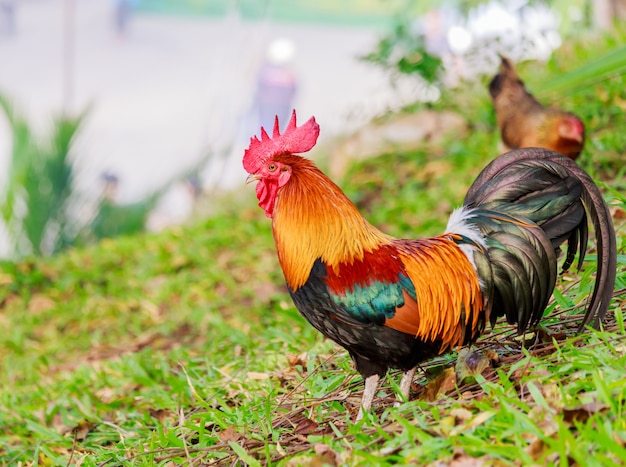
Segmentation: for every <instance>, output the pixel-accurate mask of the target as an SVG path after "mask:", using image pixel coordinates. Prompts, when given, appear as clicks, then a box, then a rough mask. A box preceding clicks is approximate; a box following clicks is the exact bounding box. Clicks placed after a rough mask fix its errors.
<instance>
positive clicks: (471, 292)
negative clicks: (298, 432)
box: [243, 111, 616, 418]
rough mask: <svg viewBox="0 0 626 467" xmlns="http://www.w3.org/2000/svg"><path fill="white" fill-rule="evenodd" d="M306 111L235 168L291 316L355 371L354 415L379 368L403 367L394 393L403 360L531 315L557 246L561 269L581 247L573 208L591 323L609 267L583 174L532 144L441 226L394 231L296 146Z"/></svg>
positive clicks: (597, 208) (598, 315)
mask: <svg viewBox="0 0 626 467" xmlns="http://www.w3.org/2000/svg"><path fill="white" fill-rule="evenodd" d="M318 135H319V126H318V124H317V123H316V122H315V119H314V118H311V119H309V120H308V121H307V122H306V123H304V124H303V125H302V126H300V127H298V126H296V113H295V111H294V113H293V116H292V118H291V121H290V122H289V125H288V126H287V129H286V130H285V132H284V133H283V134H280V132H279V123H278V118H276V123H275V125H274V131H273V135H272V137H270V136H269V135H268V134H267V133H266V131H265V129H262V130H261V139H258V138H257V137H253V138H252V139H251V140H250V146H249V148H248V149H247V150H246V151H245V155H244V158H243V165H244V168H245V170H246V171H247V172H248V173H249V174H250V175H249V177H248V181H257V182H258V183H257V185H256V194H257V198H258V200H259V206H260V207H261V208H263V210H264V211H265V214H266V215H267V216H268V217H270V218H271V219H272V231H273V234H274V240H275V243H276V249H277V252H278V259H279V261H280V264H281V267H282V269H283V273H284V275H285V279H286V282H287V286H288V288H289V292H290V294H291V297H292V298H293V301H294V303H295V305H296V307H297V308H298V310H299V311H300V312H301V313H302V315H303V316H304V317H305V318H306V319H307V320H308V321H309V322H310V323H311V324H312V325H313V326H314V327H315V328H316V329H317V330H319V331H320V332H321V333H323V334H324V335H325V336H327V337H329V338H330V339H332V340H334V341H335V342H336V343H338V344H339V345H341V346H343V347H344V348H345V349H347V351H348V352H349V353H350V355H351V357H352V358H353V360H354V362H355V364H356V368H357V370H358V371H359V372H360V373H361V375H362V376H363V378H364V379H365V391H364V393H363V400H362V403H361V410H360V411H359V417H358V418H360V417H361V416H362V413H363V411H366V410H369V408H370V406H371V403H372V400H373V398H374V395H375V393H376V388H377V386H378V381H379V379H380V378H381V377H382V376H384V375H385V373H386V372H387V370H388V369H389V368H398V369H400V370H402V371H404V372H405V373H404V376H403V377H402V381H401V383H400V389H401V392H402V395H403V396H404V399H408V395H409V388H410V385H411V381H412V377H413V374H414V372H415V367H416V366H417V365H418V364H419V363H420V362H422V361H424V360H426V359H428V358H431V357H434V356H436V355H439V354H441V353H443V352H445V351H448V350H451V349H456V348H458V347H459V346H462V345H465V344H468V343H471V342H472V341H474V340H475V339H476V338H477V337H478V336H479V335H480V334H481V333H482V332H483V330H484V328H485V325H486V324H487V323H492V324H493V323H495V321H496V320H497V319H498V318H499V317H501V316H505V317H506V319H507V321H508V322H509V323H511V324H516V325H517V330H518V332H520V333H523V332H524V331H525V330H526V329H528V328H529V327H531V326H533V325H535V324H537V323H538V322H539V320H540V319H541V317H542V315H543V312H544V309H545V307H546V305H547V304H548V300H549V298H550V295H551V294H552V291H553V289H554V286H555V283H556V277H557V256H558V250H559V245H561V244H562V243H563V242H567V245H568V247H567V255H566V257H565V260H564V265H563V269H564V270H566V269H567V268H568V267H569V266H570V265H571V264H572V262H573V260H574V256H575V254H576V252H578V253H579V255H580V256H579V262H578V266H580V265H581V264H582V262H583V259H584V256H585V251H586V248H587V233H588V232H587V216H589V217H590V218H591V221H592V222H593V225H594V230H595V234H596V239H597V273H596V280H595V286H594V290H593V293H592V296H591V299H590V300H589V303H588V306H587V310H586V313H585V317H584V319H583V320H582V322H581V324H580V328H581V329H582V328H583V327H584V326H585V325H587V324H592V325H594V326H597V325H598V323H599V322H600V321H601V320H602V318H603V317H604V315H605V313H606V312H607V309H608V306H609V302H610V299H611V296H612V292H613V287H614V282H615V274H616V246H615V231H614V229H613V224H612V220H611V216H610V213H609V209H608V207H607V205H606V203H605V202H604V199H603V198H602V195H601V193H600V191H599V190H598V188H597V186H596V185H595V183H594V182H593V180H592V179H591V178H590V177H589V176H588V175H587V174H586V173H585V172H584V171H583V170H582V169H581V168H580V167H579V166H578V165H577V164H576V163H575V162H573V161H571V160H570V159H568V158H566V157H564V156H562V155H561V154H558V153H555V152H552V151H549V150H545V149H521V150H517V151H512V152H509V153H507V154H504V155H502V156H500V157H498V158H496V159H495V160H494V161H493V162H492V163H491V164H489V166H487V168H485V169H484V170H483V172H482V173H481V174H480V175H479V176H478V178H477V179H476V181H475V182H474V184H473V185H472V186H471V188H470V190H469V192H468V194H467V196H466V198H465V202H464V205H463V206H462V207H461V208H459V209H457V210H456V211H455V212H454V213H453V214H452V215H451V217H450V219H449V221H448V227H447V229H446V231H445V233H444V234H442V235H439V236H437V237H433V238H424V239H419V240H413V239H397V238H394V237H391V236H389V235H386V234H384V233H383V232H381V231H380V230H378V229H377V228H376V227H374V226H372V225H371V224H370V223H368V222H367V221H366V220H365V219H364V218H363V216H361V214H360V213H359V211H358V210H357V208H356V206H355V205H354V204H353V203H352V202H351V201H350V200H349V199H348V198H347V197H346V195H345V194H344V193H343V192H342V191H341V189H340V188H339V187H338V186H337V185H336V184H335V183H333V182H332V181H331V180H330V179H329V178H328V177H326V176H325V175H324V174H323V173H322V172H321V171H320V170H319V169H318V168H317V167H316V166H315V165H314V164H313V162H312V161H310V160H309V159H306V158H304V157H302V156H300V155H298V154H297V153H302V152H306V151H308V150H310V149H311V148H312V147H313V146H314V145H315V143H316V141H317V137H318Z"/></svg>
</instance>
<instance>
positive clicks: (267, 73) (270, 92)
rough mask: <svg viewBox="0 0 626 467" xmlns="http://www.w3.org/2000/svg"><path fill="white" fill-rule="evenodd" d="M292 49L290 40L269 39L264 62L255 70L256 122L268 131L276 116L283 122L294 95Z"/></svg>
mask: <svg viewBox="0 0 626 467" xmlns="http://www.w3.org/2000/svg"><path fill="white" fill-rule="evenodd" d="M295 51H296V47H295V45H294V43H293V41H291V40H290V39H285V38H280V39H275V40H273V41H272V42H270V44H269V46H268V48H267V53H266V58H265V62H264V63H263V65H262V66H261V68H260V69H259V74H258V77H257V92H256V106H257V111H258V116H259V124H260V126H262V127H263V128H265V130H266V131H268V132H269V133H271V131H272V129H273V128H274V119H275V118H276V115H278V121H279V122H281V123H282V124H283V125H284V124H286V122H288V121H289V116H290V115H291V110H292V108H293V100H294V96H295V94H296V74H295V72H294V70H293V68H292V60H293V57H294V55H295ZM260 126H259V127H260ZM259 127H257V128H259Z"/></svg>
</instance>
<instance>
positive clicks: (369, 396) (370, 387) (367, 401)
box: [356, 375, 380, 422]
mask: <svg viewBox="0 0 626 467" xmlns="http://www.w3.org/2000/svg"><path fill="white" fill-rule="evenodd" d="M378 381H380V376H379V375H370V376H368V377H367V378H365V390H364V391H363V397H362V398H361V407H360V408H359V413H358V415H357V416H356V421H357V422H358V421H359V420H361V419H362V418H363V414H364V413H365V412H369V410H370V408H371V407H372V401H373V400H374V396H375V395H376V389H377V388H378Z"/></svg>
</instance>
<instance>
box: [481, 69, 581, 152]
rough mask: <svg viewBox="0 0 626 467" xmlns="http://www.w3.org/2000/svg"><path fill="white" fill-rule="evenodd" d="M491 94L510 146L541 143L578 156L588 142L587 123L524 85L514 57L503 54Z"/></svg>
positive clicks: (548, 147)
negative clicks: (546, 103)
mask: <svg viewBox="0 0 626 467" xmlns="http://www.w3.org/2000/svg"><path fill="white" fill-rule="evenodd" d="M489 94H491V99H492V101H493V106H494V109H495V112H496V118H497V120H498V128H499V129H500V133H501V136H502V142H503V143H504V145H505V146H506V147H507V149H518V148H530V147H539V148H546V149H551V150H553V151H556V152H560V153H561V154H564V155H566V156H567V157H569V158H570V159H574V160H576V158H577V157H578V156H579V155H580V152H581V151H582V149H583V146H584V144H585V125H584V124H583V122H582V121H581V120H580V119H579V118H578V117H577V116H576V115H574V114H571V113H569V112H565V111H563V110H561V109H557V108H550V107H544V106H543V105H541V103H540V102H539V101H538V100H537V99H535V97H534V96H533V95H532V94H530V93H529V92H528V91H527V90H526V88H525V87H524V83H523V82H522V81H521V80H520V79H519V77H518V76H517V72H516V71H515V67H514V66H513V63H512V62H511V60H509V59H508V58H506V57H501V64H500V72H499V73H498V74H497V75H495V76H494V77H493V79H492V80H491V82H490V83H489Z"/></svg>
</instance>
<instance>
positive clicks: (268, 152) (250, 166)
mask: <svg viewBox="0 0 626 467" xmlns="http://www.w3.org/2000/svg"><path fill="white" fill-rule="evenodd" d="M319 134H320V126H319V125H318V124H317V123H316V122H315V117H311V118H309V119H308V120H307V121H306V123H304V124H303V125H301V126H296V111H295V110H294V111H293V113H292V114H291V120H289V124H288V125H287V128H286V129H285V132H284V133H283V134H282V135H281V134H280V126H279V124H278V115H277V116H276V120H274V132H273V134H272V137H271V138H270V137H269V135H268V134H267V132H266V131H265V128H263V127H261V139H259V138H257V137H256V136H253V137H252V138H250V147H248V149H246V151H245V153H244V155H243V168H244V169H246V172H248V173H251V174H253V173H256V172H257V171H258V170H259V169H260V168H261V166H262V165H263V163H264V162H265V161H266V160H268V159H269V158H270V157H272V156H275V155H276V154H286V153H288V154H296V153H300V152H307V151H309V150H310V149H311V148H312V147H313V146H315V142H316V141H317V137H318V136H319Z"/></svg>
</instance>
